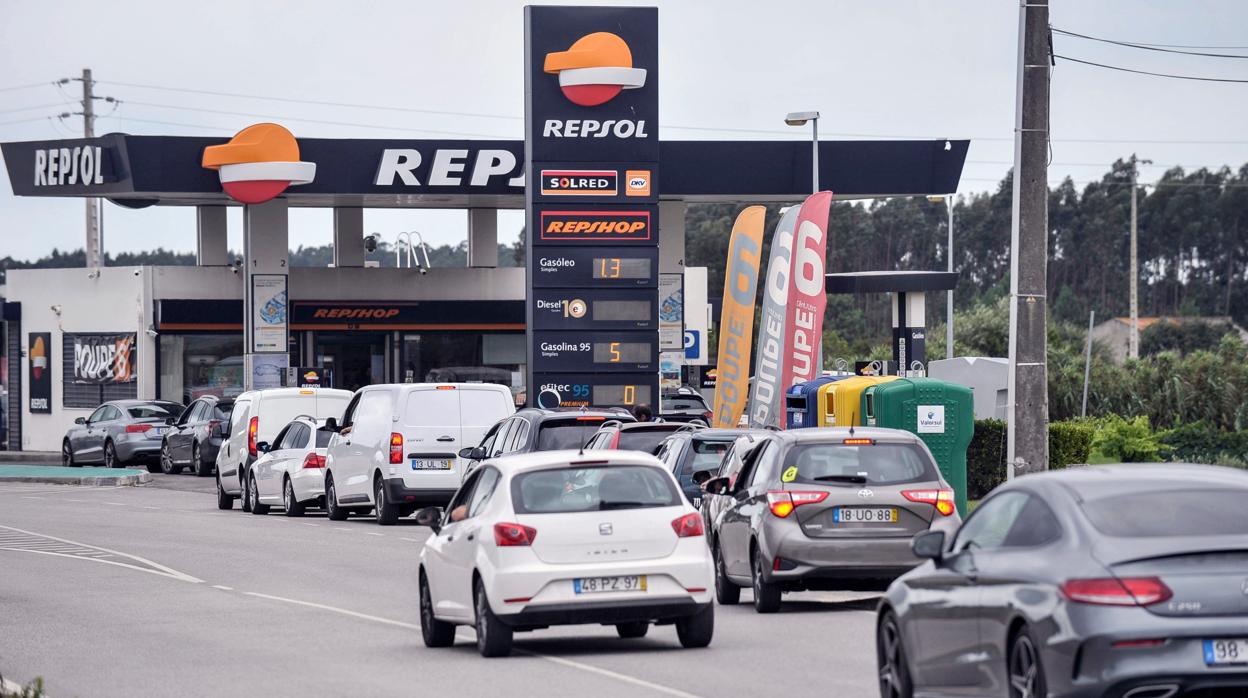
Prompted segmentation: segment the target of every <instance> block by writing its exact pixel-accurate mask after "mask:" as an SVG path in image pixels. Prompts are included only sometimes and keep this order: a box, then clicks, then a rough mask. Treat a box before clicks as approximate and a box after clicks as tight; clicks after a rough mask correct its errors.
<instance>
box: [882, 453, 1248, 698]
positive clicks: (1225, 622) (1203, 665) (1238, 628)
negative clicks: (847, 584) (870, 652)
mask: <svg viewBox="0 0 1248 698" xmlns="http://www.w3.org/2000/svg"><path fill="white" fill-rule="evenodd" d="M1245 502H1248V472H1245V471H1243V470H1236V469H1232V468H1222V467H1216V466H1199V465H1121V466H1094V467H1082V468H1073V469H1069V470H1061V471H1054V472H1050V473H1046V474H1042V475H1030V476H1027V477H1020V478H1018V479H1016V480H1014V481H1013V482H1011V483H1009V484H1006V485H1003V486H1002V487H999V488H997V489H996V490H995V491H994V492H993V493H992V495H991V496H989V497H988V498H987V499H985V500H984V502H983V503H982V504H981V505H980V506H979V508H978V509H976V510H975V512H974V513H973V514H972V515H971V516H970V517H968V518H967V520H966V523H965V524H964V525H963V526H962V527H961V528H960V529H959V530H958V531H957V533H956V534H955V535H953V537H952V539H951V540H946V539H945V534H944V532H939V531H933V532H928V533H922V534H919V535H918V536H915V538H914V541H913V546H914V551H915V553H916V554H917V555H919V556H920V557H926V558H930V560H929V561H928V562H925V563H924V564H922V565H920V566H919V567H917V568H915V569H914V570H912V571H911V572H909V573H907V574H905V575H904V576H902V577H901V578H900V579H898V580H897V581H896V582H894V583H893V585H892V586H891V587H889V590H888V593H887V595H886V596H885V597H884V599H883V600H882V601H881V605H880V609H879V620H878V625H877V637H876V646H877V655H878V659H879V676H880V692H881V694H882V695H884V696H890V697H905V696H911V695H924V696H936V695H957V696H1007V695H1008V696H1010V697H1011V698H1031V697H1033V696H1035V697H1040V696H1089V697H1090V696H1098V697H1099V696H1106V697H1109V698H1169V697H1170V696H1183V695H1192V696H1244V695H1248V506H1246V505H1245Z"/></svg>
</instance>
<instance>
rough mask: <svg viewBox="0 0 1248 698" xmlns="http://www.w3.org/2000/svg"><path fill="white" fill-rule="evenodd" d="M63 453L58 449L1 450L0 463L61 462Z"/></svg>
mask: <svg viewBox="0 0 1248 698" xmlns="http://www.w3.org/2000/svg"><path fill="white" fill-rule="evenodd" d="M60 462H61V454H60V453H58V452H56V451H0V463H41V464H59V463H60Z"/></svg>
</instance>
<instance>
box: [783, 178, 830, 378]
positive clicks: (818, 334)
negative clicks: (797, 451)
mask: <svg viewBox="0 0 1248 698" xmlns="http://www.w3.org/2000/svg"><path fill="white" fill-rule="evenodd" d="M831 205H832V192H830V191H821V192H819V193H817V194H811V195H810V196H808V197H807V198H806V201H804V202H802V208H801V211H799V212H798V214H797V225H796V227H795V228H794V230H793V264H792V273H791V274H790V275H789V298H788V303H787V304H786V307H785V322H784V329H785V336H784V337H785V341H784V354H783V357H784V363H783V368H782V369H781V372H780V376H781V382H780V386H781V390H782V391H787V390H788V389H789V388H790V387H792V386H793V385H795V384H797V383H803V382H805V381H808V380H812V379H814V378H816V377H818V376H819V373H820V370H821V367H820V366H819V349H820V345H821V344H822V342H823V312H824V310H825V309H826V308H827V305H828V297H827V294H826V292H825V290H824V288H825V286H824V284H825V280H824V260H825V258H826V257H827V254H828V209H829V207H830V206H831Z"/></svg>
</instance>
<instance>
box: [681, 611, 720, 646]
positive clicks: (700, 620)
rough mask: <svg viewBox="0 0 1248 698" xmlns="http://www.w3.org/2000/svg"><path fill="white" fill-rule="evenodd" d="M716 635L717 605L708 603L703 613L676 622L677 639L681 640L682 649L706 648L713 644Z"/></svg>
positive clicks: (699, 612)
mask: <svg viewBox="0 0 1248 698" xmlns="http://www.w3.org/2000/svg"><path fill="white" fill-rule="evenodd" d="M714 635H715V604H713V603H708V604H707V605H706V608H704V609H702V610H701V611H698V612H697V613H695V614H693V615H691V616H685V617H684V618H681V619H680V620H678V621H676V637H677V638H679V639H680V646H681V647H687V648H694V647H706V646H707V645H709V644H711V637H713V636H714Z"/></svg>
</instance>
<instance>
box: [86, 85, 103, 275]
mask: <svg viewBox="0 0 1248 698" xmlns="http://www.w3.org/2000/svg"><path fill="white" fill-rule="evenodd" d="M94 84H95V83H94V81H93V80H92V79H91V69H90V68H83V69H82V137H83V138H94V137H95V95H93V94H92V87H94ZM96 167H99V165H98V164H97V165H96ZM84 201H86V204H87V244H86V251H87V268H88V269H98V268H99V267H100V266H101V259H100V226H99V219H98V217H97V212H98V210H99V209H98V206H99V200H98V199H95V198H92V197H87V198H86V199H84Z"/></svg>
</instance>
